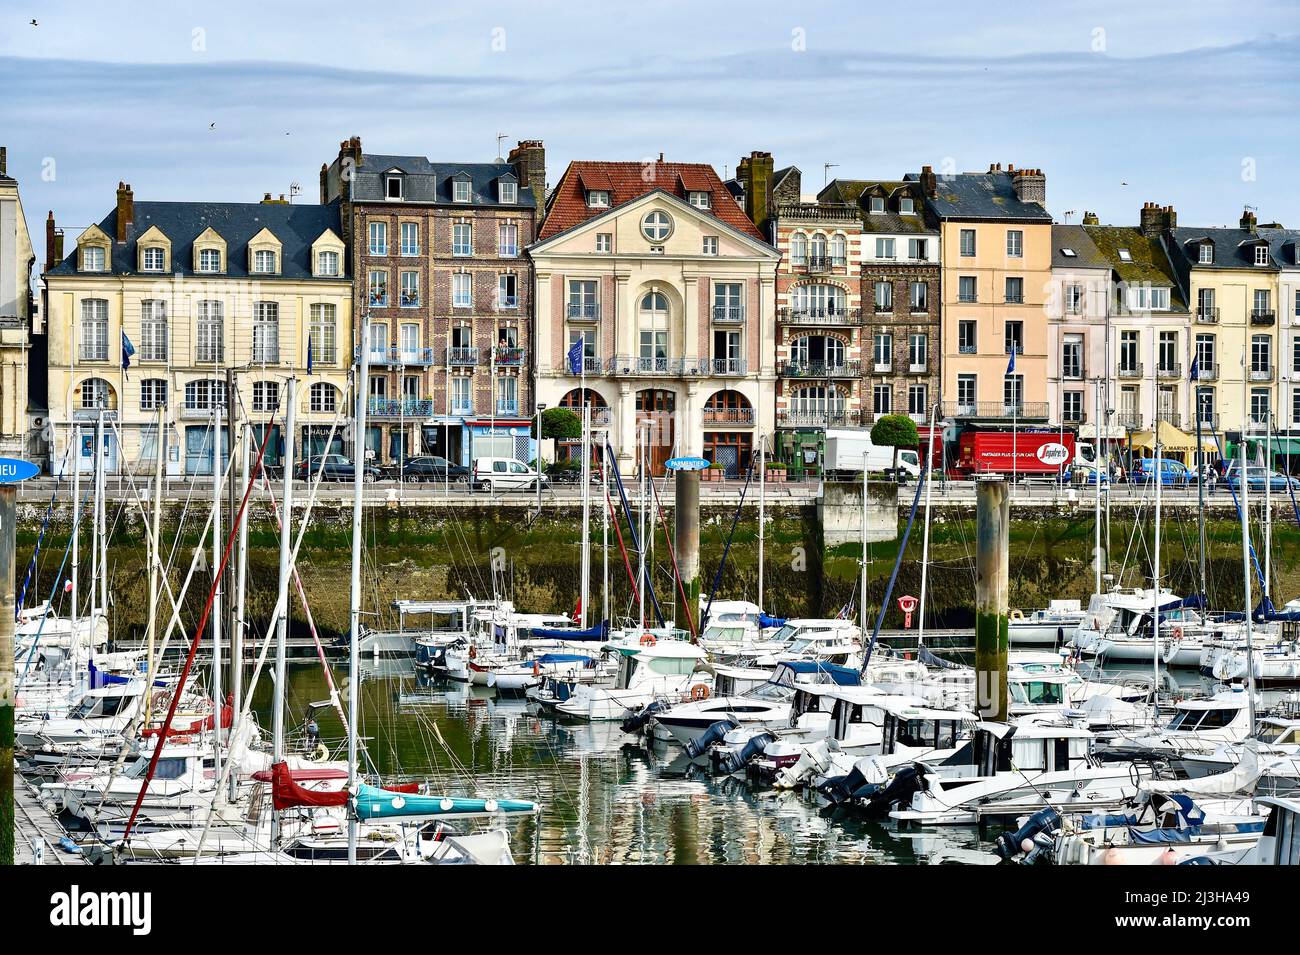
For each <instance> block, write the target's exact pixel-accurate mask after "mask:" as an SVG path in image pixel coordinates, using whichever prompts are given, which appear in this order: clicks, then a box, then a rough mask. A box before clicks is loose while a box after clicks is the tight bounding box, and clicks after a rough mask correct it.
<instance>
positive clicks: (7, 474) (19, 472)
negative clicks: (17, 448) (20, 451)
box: [0, 458, 41, 484]
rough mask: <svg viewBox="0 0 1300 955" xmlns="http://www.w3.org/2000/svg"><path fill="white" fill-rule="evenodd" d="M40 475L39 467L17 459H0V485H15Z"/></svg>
mask: <svg viewBox="0 0 1300 955" xmlns="http://www.w3.org/2000/svg"><path fill="white" fill-rule="evenodd" d="M40 473H41V468H40V465H37V464H32V462H30V461H23V460H21V459H19V458H0V484H17V483H18V482H19V481H26V480H27V479H28V478H32V477H36V475H38V474H40Z"/></svg>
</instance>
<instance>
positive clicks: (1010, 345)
mask: <svg viewBox="0 0 1300 955" xmlns="http://www.w3.org/2000/svg"><path fill="white" fill-rule="evenodd" d="M1013 351H1014V352H1015V353H1016V354H1017V355H1023V354H1024V353H1025V343H1024V342H1004V343H1003V345H1002V353H1003V354H1004V355H1010V354H1011V353H1012V352H1013Z"/></svg>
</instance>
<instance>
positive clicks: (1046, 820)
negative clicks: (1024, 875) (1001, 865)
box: [993, 807, 1061, 859]
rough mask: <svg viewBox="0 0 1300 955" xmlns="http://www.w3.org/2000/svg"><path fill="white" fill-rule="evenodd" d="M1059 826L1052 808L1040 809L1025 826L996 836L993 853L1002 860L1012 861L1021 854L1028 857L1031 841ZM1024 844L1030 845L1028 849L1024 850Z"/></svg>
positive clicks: (1057, 814)
mask: <svg viewBox="0 0 1300 955" xmlns="http://www.w3.org/2000/svg"><path fill="white" fill-rule="evenodd" d="M1060 825H1061V816H1060V814H1059V813H1058V812H1057V811H1056V810H1055V809H1052V808H1050V807H1049V808H1047V809H1040V810H1039V811H1038V812H1036V813H1034V814H1033V815H1032V816H1030V817H1029V818H1028V819H1026V820H1025V824H1024V825H1023V826H1021V827H1020V828H1019V829H1017V830H1016V831H1015V832H1004V833H1002V834H1001V835H999V836H998V838H997V841H996V842H995V843H994V847H993V851H994V852H996V853H997V854H998V855H999V856H1001V857H1002V858H1003V859H1013V858H1015V857H1016V856H1018V855H1020V854H1021V853H1022V852H1023V853H1025V854H1026V855H1028V854H1029V853H1030V852H1032V851H1033V848H1034V844H1033V840H1034V838H1035V837H1036V836H1038V835H1039V834H1040V833H1044V832H1051V831H1053V830H1055V829H1057V828H1059V827H1060ZM1026 842H1029V843H1031V844H1030V847H1029V848H1028V849H1025V848H1024V844H1025V843H1026Z"/></svg>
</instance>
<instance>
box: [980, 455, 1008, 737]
mask: <svg viewBox="0 0 1300 955" xmlns="http://www.w3.org/2000/svg"><path fill="white" fill-rule="evenodd" d="M1008 502H1009V498H1008V496H1007V482H1006V481H1004V480H981V481H979V482H978V484H977V485H976V490H975V681H976V682H975V708H976V712H978V713H979V715H980V718H981V719H986V720H997V721H1005V720H1006V718H1007V646H1008V636H1007V579H1008V568H1009V552H1010V546H1009V540H1010V537H1009V531H1010V517H1009V510H1010V509H1009V507H1008Z"/></svg>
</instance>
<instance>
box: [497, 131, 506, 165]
mask: <svg viewBox="0 0 1300 955" xmlns="http://www.w3.org/2000/svg"><path fill="white" fill-rule="evenodd" d="M505 139H506V134H505V133H497V162H505V159H503V158H502V156H501V144H502V143H503V142H505Z"/></svg>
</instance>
